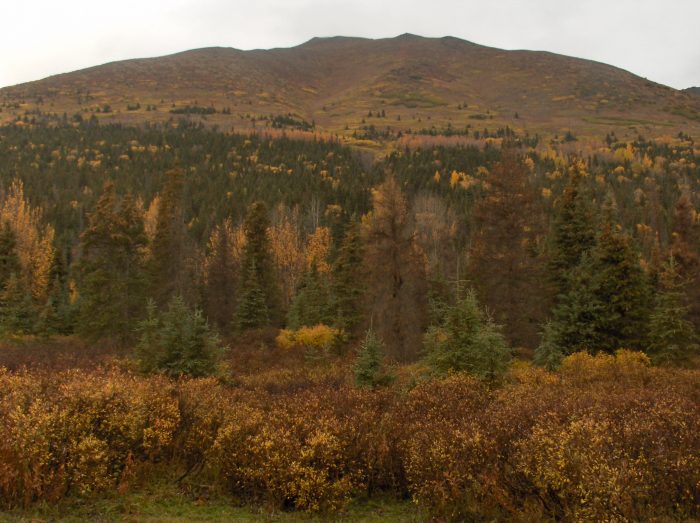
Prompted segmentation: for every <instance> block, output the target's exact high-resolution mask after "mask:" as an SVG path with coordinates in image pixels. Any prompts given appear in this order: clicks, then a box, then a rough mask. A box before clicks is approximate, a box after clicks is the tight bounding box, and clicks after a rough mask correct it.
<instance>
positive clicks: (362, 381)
mask: <svg viewBox="0 0 700 523" xmlns="http://www.w3.org/2000/svg"><path fill="white" fill-rule="evenodd" d="M354 372H355V384H356V385H357V386H358V387H362V388H368V389H373V388H376V387H378V386H382V385H386V384H388V383H389V382H390V381H391V380H392V379H393V377H392V376H391V375H389V374H387V373H386V370H385V368H384V344H383V343H382V340H380V339H379V338H378V337H377V335H376V334H375V333H374V330H372V328H371V327H370V328H369V330H368V331H367V334H366V335H365V339H364V341H363V342H362V345H361V346H360V351H359V353H358V355H357V360H356V361H355V367H354Z"/></svg>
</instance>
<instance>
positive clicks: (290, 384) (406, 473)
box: [0, 351, 700, 521]
mask: <svg viewBox="0 0 700 523" xmlns="http://www.w3.org/2000/svg"><path fill="white" fill-rule="evenodd" d="M350 374H351V369H350V368H349V367H348V366H346V367H343V366H342V365H341V364H340V363H336V364H335V365H333V366H330V367H324V368H318V367H315V368H307V369H303V370H299V371H298V372H296V373H294V372H288V371H284V370H279V369H278V370H270V371H269V372H263V373H260V374H256V375H251V376H242V377H239V378H237V379H236V381H237V385H224V384H222V383H220V382H218V381H216V380H214V379H211V378H207V379H181V380H168V379H165V378H162V377H157V376H155V377H147V378H143V377H137V376H134V375H132V374H130V373H128V372H120V371H104V370H99V369H98V370H93V371H86V370H84V371H80V372H78V371H64V372H54V373H51V372H48V371H34V372H28V371H19V372H14V373H13V372H9V371H7V370H4V369H2V368H0V419H1V420H2V423H1V424H0V505H2V506H3V507H14V506H19V505H26V504H28V503H31V502H33V501H35V500H47V501H53V500H57V499H59V498H61V497H63V496H65V495H93V494H94V493H96V492H100V491H104V490H110V489H117V490H119V491H122V490H123V489H124V488H127V487H128V484H129V482H130V481H131V480H132V478H133V477H134V476H135V471H140V472H141V475H142V476H144V475H145V474H146V473H148V472H149V471H151V470H152V469H153V466H152V465H149V464H151V463H155V462H159V461H160V462H163V463H164V464H166V465H167V466H168V467H176V468H179V469H180V470H181V471H182V472H183V474H182V478H181V479H182V481H183V482H184V485H183V486H187V485H188V484H190V481H191V485H193V486H194V487H196V488H200V487H207V488H212V489H218V490H220V491H224V492H227V493H229V494H232V495H233V496H235V497H236V498H238V499H245V500H250V501H254V502H257V503H266V504H268V505H272V506H275V507H277V508H293V509H297V510H304V511H310V512H327V511H334V510H338V509H340V508H342V507H343V506H344V505H345V504H346V503H348V502H349V501H350V500H351V499H352V498H353V497H355V496H357V495H359V494H360V493H362V492H364V493H366V494H370V495H371V494H373V493H375V492H377V491H383V492H385V493H388V494H390V495H395V496H397V497H401V498H404V497H407V496H410V497H411V498H412V499H413V501H414V502H415V503H416V504H417V505H419V506H420V507H421V508H423V509H424V510H425V511H426V512H427V513H428V514H430V515H432V516H436V517H439V518H441V519H446V520H454V521H464V520H476V519H492V520H527V521H538V520H548V519H556V520H566V521H576V520H579V521H583V520H620V521H622V520H653V519H656V520H668V519H680V520H683V519H686V520H692V519H693V518H697V517H698V516H700V489H699V488H698V486H699V485H700V455H699V454H698V452H697V450H698V448H700V386H699V385H698V384H700V372H698V371H691V370H680V369H662V368H654V367H651V366H650V365H649V362H648V359H647V358H646V357H645V356H644V355H640V354H638V353H632V352H629V351H620V352H618V353H617V354H616V355H614V356H610V355H597V356H590V355H586V354H575V355H572V356H569V357H568V358H566V359H565V360H564V362H563V363H562V367H561V370H560V371H558V372H556V373H550V372H546V371H544V370H542V369H539V368H535V367H531V366H529V365H526V364H517V365H514V366H513V367H512V368H511V370H510V372H509V373H508V375H507V376H506V379H505V380H504V382H503V384H502V385H501V386H500V387H498V388H494V387H493V386H492V385H491V386H489V385H487V384H484V383H483V382H481V381H479V380H475V379H473V378H470V377H469V376H467V375H465V374H453V375H450V376H448V377H446V378H444V379H440V380H433V381H423V382H420V381H419V382H418V384H417V385H414V386H412V388H410V387H409V390H406V389H407V387H408V385H407V384H406V383H405V382H404V383H403V384H402V385H397V386H395V387H393V388H392V387H388V388H384V389H381V390H364V389H357V388H355V387H353V386H351V385H349V383H351V379H349V378H350ZM194 487H193V488H194Z"/></svg>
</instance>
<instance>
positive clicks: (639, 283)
mask: <svg viewBox="0 0 700 523" xmlns="http://www.w3.org/2000/svg"><path fill="white" fill-rule="evenodd" d="M604 214H605V216H604V220H603V224H602V228H601V232H600V233H599V234H598V236H597V238H596V243H595V245H594V246H593V248H592V249H591V250H590V251H589V252H587V253H583V255H582V258H581V261H580V262H579V264H578V265H577V266H576V267H575V268H574V269H572V270H569V271H568V275H567V283H566V285H567V287H568V289H567V291H566V292H565V293H563V294H560V295H559V296H558V299H557V305H556V306H555V308H554V310H553V311H552V316H553V318H552V325H551V326H550V327H549V331H548V338H547V339H546V340H543V342H546V343H547V344H553V346H555V347H556V348H557V350H559V351H561V353H562V354H564V355H567V354H571V353H572V352H576V351H581V350H587V351H590V352H593V353H595V352H599V351H603V352H608V353H614V352H615V351H617V350H618V349H622V348H628V349H637V350H642V349H643V348H644V347H645V345H646V332H647V328H648V319H649V312H650V310H649V302H650V297H651V295H650V287H649V282H648V278H647V275H646V274H645V273H644V271H643V269H642V267H641V265H640V260H639V254H638V252H637V251H636V249H635V248H634V246H633V244H632V239H631V238H630V236H629V235H628V234H627V233H626V232H624V231H623V230H622V228H621V227H620V225H619V224H618V223H617V220H616V216H615V209H614V204H613V203H612V202H609V203H608V204H607V205H606V209H605V210H604Z"/></svg>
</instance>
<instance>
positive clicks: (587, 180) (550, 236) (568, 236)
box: [0, 124, 700, 375]
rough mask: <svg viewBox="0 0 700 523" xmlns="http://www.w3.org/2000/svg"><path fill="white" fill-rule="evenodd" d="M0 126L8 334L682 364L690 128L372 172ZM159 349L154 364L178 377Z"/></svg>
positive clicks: (239, 141)
mask: <svg viewBox="0 0 700 523" xmlns="http://www.w3.org/2000/svg"><path fill="white" fill-rule="evenodd" d="M0 134H1V136H2V141H1V142H0V175H2V178H3V180H4V181H5V183H6V184H8V187H9V188H8V189H7V191H6V193H5V195H4V197H3V207H2V209H0V210H2V217H3V220H4V222H5V223H6V224H5V225H4V228H3V241H2V242H0V247H1V248H2V252H0V256H1V257H2V259H3V260H5V262H3V263H4V267H5V270H3V280H2V282H0V283H1V284H2V286H3V289H4V295H3V296H4V298H3V305H2V306H3V318H4V319H3V325H4V330H5V332H6V333H49V334H50V333H66V332H71V331H76V332H78V333H81V334H82V335H84V336H86V337H90V338H102V337H110V338H116V339H120V340H122V341H123V342H124V343H127V344H132V343H136V341H137V340H138V339H141V341H142V342H144V341H143V340H144V339H145V340H148V339H153V340H154V341H153V342H152V345H153V346H162V347H161V348H162V350H161V349H159V350H161V352H163V351H165V352H167V349H166V348H165V347H166V346H169V345H168V344H167V343H162V342H158V341H157V339H161V340H162V339H165V337H167V336H171V335H173V332H172V330H173V328H174V327H175V326H179V327H182V328H184V326H189V327H188V328H189V329H190V331H191V332H189V333H185V332H181V333H180V334H178V336H179V339H180V338H181V339H189V340H190V341H189V342H188V344H189V345H188V346H189V347H190V348H189V349H187V350H191V351H193V354H195V356H193V359H194V360H198V359H202V360H206V359H207V358H208V357H209V356H207V355H210V354H215V353H216V352H217V351H218V343H217V342H215V341H213V340H214V338H213V337H212V336H214V334H213V333H212V332H210V329H215V330H216V331H218V332H220V333H222V334H224V335H226V336H228V335H233V334H236V333H240V332H243V331H246V330H250V329H258V328H265V327H275V328H281V327H286V328H287V330H288V331H290V332H292V333H294V332H297V331H299V330H300V329H302V328H313V327H316V326H319V325H321V326H326V327H327V328H329V329H334V331H333V332H335V333H336V334H337V335H338V336H339V337H340V338H343V339H347V338H348V337H349V338H362V337H363V336H364V333H365V332H366V331H367V329H369V328H370V327H371V329H372V335H373V336H375V335H376V337H377V339H378V340H379V341H380V343H381V344H382V345H383V349H382V351H383V353H384V354H385V355H386V356H388V357H389V358H390V359H392V360H396V361H401V362H407V361H414V360H415V359H417V358H418V357H420V356H421V355H422V354H424V353H425V351H426V350H427V351H428V352H429V353H430V354H431V355H432V356H431V357H432V361H433V362H437V361H438V360H440V359H441V357H437V356H436V355H438V356H439V355H440V351H442V352H443V356H444V358H442V360H444V359H445V358H446V359H447V360H449V361H451V362H452V363H450V365H451V367H450V368H452V369H455V368H461V367H464V368H467V369H469V370H472V371H473V372H475V373H477V374H485V375H491V374H494V373H496V372H497V371H496V370H494V369H498V368H501V369H502V368H505V367H504V366H503V365H502V363H503V362H504V361H507V360H508V359H509V358H510V354H511V350H510V347H515V348H525V349H526V351H525V352H527V349H529V350H532V349H535V348H536V349H537V350H536V351H535V358H536V360H537V361H539V362H541V363H542V364H544V365H547V366H550V367H554V366H556V365H557V364H558V362H559V361H560V360H561V359H562V358H563V357H564V356H566V355H567V354H571V353H573V352H576V351H581V350H588V351H591V352H597V351H604V352H609V353H612V352H614V351H615V350H617V349H619V348H630V349H636V350H642V351H645V352H647V353H648V354H649V355H651V356H652V358H653V359H654V360H656V361H659V362H661V361H666V362H675V363H682V362H683V361H684V360H687V359H688V358H691V357H692V356H693V354H694V351H695V346H696V340H697V338H696V332H697V329H698V327H700V310H699V309H698V307H699V306H698V303H700V296H699V295H698V292H700V291H699V290H698V289H700V223H699V220H698V213H697V211H696V209H697V207H698V205H697V198H698V196H697V195H698V191H697V185H698V179H699V177H698V167H697V165H698V164H697V155H696V154H695V150H694V149H693V147H694V146H693V143H692V140H689V139H688V138H689V137H682V139H681V138H678V139H676V140H674V141H671V142H668V143H656V142H647V141H645V140H643V139H642V138H641V137H640V139H639V140H637V141H636V142H634V143H628V144H622V143H617V142H616V141H615V139H614V138H612V137H611V138H610V139H609V140H608V143H606V144H605V145H604V146H601V147H599V148H597V149H590V150H589V152H590V154H589V155H588V156H587V157H584V156H583V154H582V152H581V151H579V153H578V154H577V155H572V154H570V155H566V154H564V153H563V152H562V151H560V150H554V149H549V148H542V149H532V148H524V147H523V146H522V144H517V143H512V142H507V141H506V142H503V144H502V145H499V146H497V145H495V144H491V145H488V144H487V145H486V146H485V147H483V148H478V147H455V148H442V147H434V148H429V149H418V150H404V151H400V152H396V153H394V154H391V155H390V156H388V157H387V158H386V159H385V160H383V161H381V162H378V163H376V164H375V166H374V167H373V168H372V169H370V170H369V171H366V170H365V169H363V167H362V162H361V161H360V158H358V157H357V156H356V155H355V154H354V153H353V152H352V151H351V150H350V149H347V148H344V147H342V146H339V145H338V144H334V143H325V142H320V141H306V142H305V141H292V140H284V139H282V140H269V139H261V138H256V137H244V136H237V135H229V134H224V133H218V132H216V131H214V130H208V129H205V128H203V127H198V126H193V125H184V124H181V125H180V126H179V127H146V128H128V127H121V126H104V127H101V126H95V125H91V124H80V125H77V124H76V126H63V127H58V128H45V127H40V126H37V127H31V128H17V127H16V126H13V127H6V128H3V129H2V132H1V133H0ZM371 187H374V188H373V189H372V190H371V191H370V188H371ZM19 208H21V209H24V210H23V211H22V212H15V211H14V210H13V209H19ZM5 209H7V210H5ZM22 216H26V218H22ZM27 231H29V233H28V232H27ZM149 299H150V300H152V305H151V306H150V309H149V311H150V312H148V311H147V303H148V300H149ZM485 311H488V314H487V313H486V312H485ZM178 314H179V316H178ZM168 315H170V316H168ZM168 317H170V319H169V320H168V319H167V318H168ZM178 317H179V318H180V319H179V320H178V319H176V318H178ZM468 317H472V318H473V321H472V322H471V323H469V322H468V321H467V322H466V323H465V321H466V320H465V318H468ZM174 318H175V319H174ZM144 322H145V323H144ZM148 322H150V323H148ZM149 325H150V327H149ZM167 325H170V327H167ZM137 326H139V327H138V328H137ZM465 332H466V333H471V334H468V335H465ZM178 336H176V338H177V337H178ZM188 336H189V338H188ZM144 343H145V342H144ZM369 345H372V344H369ZM192 347H194V348H192ZM465 347H466V348H465ZM178 350H180V349H178ZM182 350H184V349H182ZM478 350H481V351H482V352H481V354H483V355H493V354H501V355H502V358H501V360H500V361H496V360H489V361H482V360H481V359H479V358H477V359H478V360H479V361H478V362H475V361H474V360H473V354H474V353H475V351H478ZM460 351H462V352H461V353H460ZM180 352H182V351H180ZM460 354H461V355H460ZM470 354H471V356H470ZM171 357H172V358H174V360H177V361H181V360H182V354H174V355H173V354H162V358H160V359H158V358H156V360H158V361H161V363H153V365H155V366H156V367H158V368H159V369H160V370H164V369H166V368H168V369H171V370H172V369H175V370H174V371H172V372H173V373H177V368H178V367H177V364H175V363H173V362H172V361H171V360H169V359H168V358H171ZM178 358H180V360H178ZM470 358H471V359H470ZM428 359H430V358H428ZM487 359H488V358H487ZM174 360H173V361H174ZM442 360H441V361H442ZM182 361H184V360H182ZM460 362H461V363H460ZM444 365H445V364H444V361H443V363H440V364H437V363H436V364H435V368H444ZM205 367H206V365H205ZM448 367H449V366H448ZM489 369H491V370H489Z"/></svg>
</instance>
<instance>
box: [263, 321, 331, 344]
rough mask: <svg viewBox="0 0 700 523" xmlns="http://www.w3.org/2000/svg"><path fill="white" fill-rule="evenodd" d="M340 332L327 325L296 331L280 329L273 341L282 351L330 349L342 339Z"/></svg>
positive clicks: (302, 328)
mask: <svg viewBox="0 0 700 523" xmlns="http://www.w3.org/2000/svg"><path fill="white" fill-rule="evenodd" d="M342 335H343V333H342V331H341V330H340V329H335V328H333V327H329V326H327V325H322V324H319V325H314V326H313V327H301V328H300V329H298V330H295V331H294V330H289V329H282V330H281V331H280V333H279V334H278V336H277V338H276V339H275V341H276V342H277V345H278V346H279V347H282V348H283V349H294V348H312V349H323V350H326V349H330V348H331V347H332V346H333V345H334V344H336V343H337V342H338V341H340V339H341V338H342Z"/></svg>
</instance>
